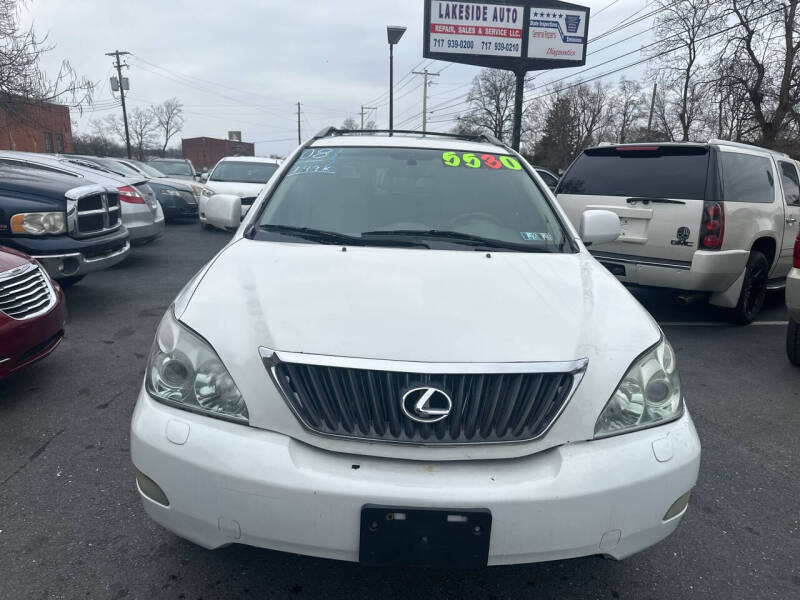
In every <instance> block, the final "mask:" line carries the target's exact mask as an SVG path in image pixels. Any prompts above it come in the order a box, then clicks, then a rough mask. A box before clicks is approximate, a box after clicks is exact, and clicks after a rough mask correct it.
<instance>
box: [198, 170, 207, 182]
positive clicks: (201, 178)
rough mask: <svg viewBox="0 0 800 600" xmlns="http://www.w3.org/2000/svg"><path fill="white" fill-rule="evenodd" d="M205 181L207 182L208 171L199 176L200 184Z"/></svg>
mask: <svg viewBox="0 0 800 600" xmlns="http://www.w3.org/2000/svg"><path fill="white" fill-rule="evenodd" d="M206 181H208V171H206V172H205V173H203V174H202V175H200V183H205V182H206Z"/></svg>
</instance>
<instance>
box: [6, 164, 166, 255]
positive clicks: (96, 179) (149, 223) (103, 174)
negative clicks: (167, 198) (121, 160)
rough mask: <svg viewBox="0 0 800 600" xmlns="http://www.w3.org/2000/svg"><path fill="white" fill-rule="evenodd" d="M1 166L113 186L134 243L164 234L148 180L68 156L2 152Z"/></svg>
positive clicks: (160, 215) (141, 242)
mask: <svg viewBox="0 0 800 600" xmlns="http://www.w3.org/2000/svg"><path fill="white" fill-rule="evenodd" d="M0 165H7V166H16V167H23V168H28V169H36V170H37V172H38V173H43V172H48V173H55V174H60V175H66V176H68V177H75V178H79V179H81V180H83V182H84V183H80V182H77V183H76V186H77V185H84V184H89V183H95V184H98V185H102V186H107V187H113V188H115V189H116V190H117V191H118V192H119V197H120V200H121V201H122V204H121V205H120V206H121V207H122V223H123V224H124V225H125V228H126V229H127V230H128V233H129V234H130V241H131V243H133V244H146V243H148V242H151V241H153V240H155V239H157V238H159V237H161V235H162V234H163V233H164V212H163V211H162V210H161V207H160V206H159V204H158V201H157V200H156V196H155V194H154V193H153V190H152V189H151V188H150V186H149V185H147V178H145V177H138V176H137V177H133V176H131V177H126V176H121V175H117V174H116V173H112V172H111V171H109V170H107V169H105V168H103V167H101V166H100V165H98V164H95V163H92V162H89V161H86V160H83V159H81V158H75V157H70V156H65V155H52V154H34V153H31V152H14V151H10V150H9V151H6V150H0Z"/></svg>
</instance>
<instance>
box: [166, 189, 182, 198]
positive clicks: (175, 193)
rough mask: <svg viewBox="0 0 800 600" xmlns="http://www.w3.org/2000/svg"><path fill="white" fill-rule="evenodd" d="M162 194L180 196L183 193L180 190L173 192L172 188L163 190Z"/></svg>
mask: <svg viewBox="0 0 800 600" xmlns="http://www.w3.org/2000/svg"><path fill="white" fill-rule="evenodd" d="M161 194H162V195H164V196H180V195H181V193H180V192H179V191H178V190H173V189H170V188H161Z"/></svg>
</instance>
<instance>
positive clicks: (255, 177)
mask: <svg viewBox="0 0 800 600" xmlns="http://www.w3.org/2000/svg"><path fill="white" fill-rule="evenodd" d="M277 170H278V165H276V164H274V163H258V162H246V161H242V162H237V161H231V160H226V161H224V162H221V163H219V164H218V165H217V167H216V168H215V169H214V171H213V173H211V177H209V179H208V180H209V181H220V182H227V181H230V182H236V183H267V182H268V181H269V178H270V177H272V176H273V175H274V174H275V171H277Z"/></svg>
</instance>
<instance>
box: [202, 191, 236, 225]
mask: <svg viewBox="0 0 800 600" xmlns="http://www.w3.org/2000/svg"><path fill="white" fill-rule="evenodd" d="M204 212H205V215H206V221H208V223H209V224H211V225H213V226H214V227H219V228H220V229H236V228H237V227H239V225H240V224H241V222H242V199H241V198H240V197H239V196H234V195H233V194H217V195H216V196H211V198H209V199H208V200H206V203H205V211H204Z"/></svg>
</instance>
